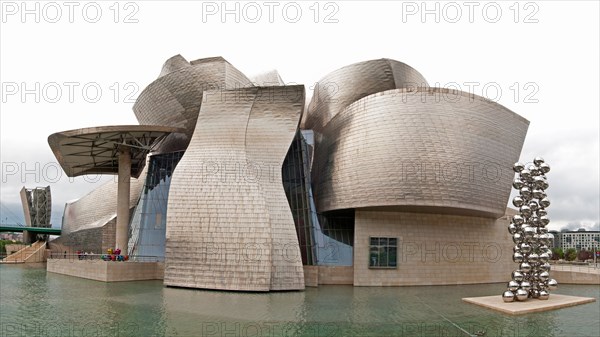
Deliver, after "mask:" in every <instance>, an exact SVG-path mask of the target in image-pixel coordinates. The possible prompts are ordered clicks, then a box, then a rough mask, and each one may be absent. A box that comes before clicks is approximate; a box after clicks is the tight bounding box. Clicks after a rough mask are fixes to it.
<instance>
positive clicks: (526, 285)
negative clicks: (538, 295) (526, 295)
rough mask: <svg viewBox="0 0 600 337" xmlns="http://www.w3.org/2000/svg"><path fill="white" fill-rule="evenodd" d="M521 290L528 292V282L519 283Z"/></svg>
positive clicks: (529, 285) (529, 286) (529, 284)
mask: <svg viewBox="0 0 600 337" xmlns="http://www.w3.org/2000/svg"><path fill="white" fill-rule="evenodd" d="M521 289H523V290H525V291H529V290H530V289H531V283H529V282H528V281H523V282H521Z"/></svg>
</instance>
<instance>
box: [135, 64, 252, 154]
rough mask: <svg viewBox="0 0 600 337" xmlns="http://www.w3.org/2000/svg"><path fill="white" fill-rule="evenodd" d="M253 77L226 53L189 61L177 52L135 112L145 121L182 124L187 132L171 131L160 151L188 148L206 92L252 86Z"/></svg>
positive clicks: (215, 92) (140, 97) (139, 100)
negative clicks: (179, 133)
mask: <svg viewBox="0 0 600 337" xmlns="http://www.w3.org/2000/svg"><path fill="white" fill-rule="evenodd" d="M251 85H252V84H251V83H250V80H249V79H248V78H247V77H246V76H245V75H244V74H242V73H241V72H240V71H239V70H237V69H236V68H235V67H233V66H232V65H231V64H229V62H227V61H226V60H225V59H224V58H222V57H211V58H205V59H200V60H196V61H192V62H187V61H186V60H185V59H184V58H183V57H182V56H181V55H176V56H174V57H172V58H170V59H169V60H167V61H166V62H165V64H164V65H163V68H162V71H161V73H160V75H159V77H158V79H156V80H155V81H154V82H152V83H150V84H149V85H148V86H147V87H146V88H145V89H144V90H143V91H142V92H141V93H140V95H139V97H138V99H137V101H136V102H135V104H134V106H133V112H134V113H135V116H136V117H137V119H138V121H139V123H140V124H142V125H162V126H175V127H181V128H184V129H185V130H186V133H185V134H184V135H175V134H173V135H170V136H169V137H168V138H167V139H166V140H165V141H164V142H163V143H162V144H161V147H160V148H159V149H157V151H156V152H157V153H162V152H171V151H178V150H184V149H185V148H186V147H187V145H188V143H189V141H190V139H191V136H192V133H193V132H194V128H195V126H196V120H197V119H198V112H199V111H200V105H201V104H202V101H203V99H206V98H203V96H202V93H203V92H204V91H207V90H214V91H213V95H214V96H216V97H219V96H220V92H221V91H222V90H225V89H236V88H242V87H248V86H251Z"/></svg>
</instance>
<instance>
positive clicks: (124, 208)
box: [115, 147, 131, 255]
mask: <svg viewBox="0 0 600 337" xmlns="http://www.w3.org/2000/svg"><path fill="white" fill-rule="evenodd" d="M118 180H119V181H118V186H117V230H116V244H115V248H120V249H121V254H123V255H127V254H128V252H127V244H128V241H129V187H130V186H129V185H130V181H131V153H130V152H129V148H127V147H122V148H120V149H119V177H118Z"/></svg>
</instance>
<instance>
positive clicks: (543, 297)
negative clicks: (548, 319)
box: [539, 290, 550, 301]
mask: <svg viewBox="0 0 600 337" xmlns="http://www.w3.org/2000/svg"><path fill="white" fill-rule="evenodd" d="M548 298H550V293H549V292H547V291H546V290H540V297H539V299H540V300H544V301H545V300H547V299H548Z"/></svg>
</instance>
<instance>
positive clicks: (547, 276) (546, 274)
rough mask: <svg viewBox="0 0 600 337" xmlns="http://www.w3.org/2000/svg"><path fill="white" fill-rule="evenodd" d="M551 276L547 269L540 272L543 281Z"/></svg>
mask: <svg viewBox="0 0 600 337" xmlns="http://www.w3.org/2000/svg"><path fill="white" fill-rule="evenodd" d="M549 278H550V273H548V272H547V271H543V272H541V273H540V280H541V281H543V282H546V281H548V279H549Z"/></svg>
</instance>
